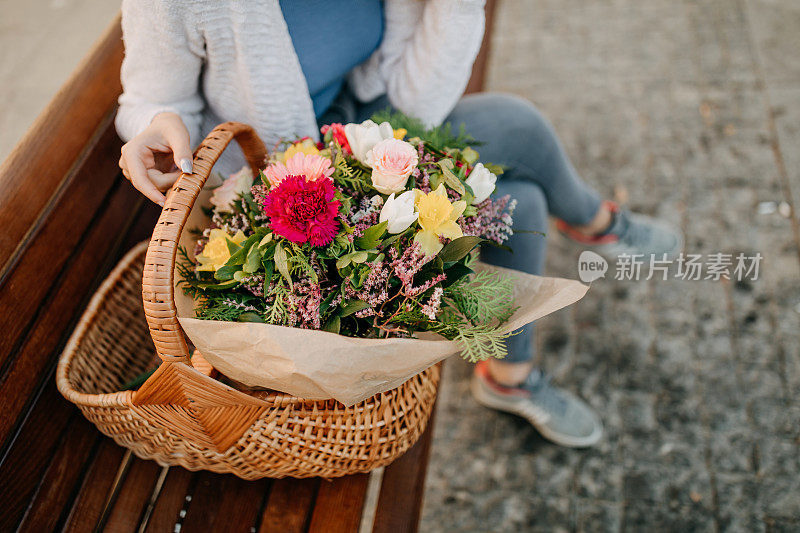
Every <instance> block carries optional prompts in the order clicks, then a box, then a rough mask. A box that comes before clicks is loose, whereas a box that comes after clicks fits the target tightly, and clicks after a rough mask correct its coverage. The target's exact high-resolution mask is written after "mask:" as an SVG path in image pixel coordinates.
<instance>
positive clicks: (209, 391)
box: [56, 122, 439, 479]
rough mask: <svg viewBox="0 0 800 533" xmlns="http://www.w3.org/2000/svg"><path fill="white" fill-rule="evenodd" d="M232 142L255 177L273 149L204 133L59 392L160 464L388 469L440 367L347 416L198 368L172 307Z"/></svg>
mask: <svg viewBox="0 0 800 533" xmlns="http://www.w3.org/2000/svg"><path fill="white" fill-rule="evenodd" d="M234 138H236V140H237V141H238V142H239V145H240V146H241V147H242V150H243V152H244V153H245V156H246V157H247V159H248V162H249V163H250V166H251V167H252V168H253V169H254V170H256V171H257V170H258V168H259V167H260V166H262V165H263V162H264V160H265V157H266V150H265V148H264V145H263V143H262V142H261V140H260V139H259V138H258V137H257V136H256V135H255V133H254V132H253V130H252V129H251V128H250V127H249V126H245V125H243V124H237V123H232V122H228V123H225V124H222V125H220V126H218V127H217V128H215V129H214V131H212V132H211V133H210V134H209V136H208V137H207V138H206V139H205V141H203V143H202V144H201V145H200V147H199V148H198V150H197V152H196V154H195V158H194V173H193V174H183V175H181V177H180V178H179V179H178V181H177V182H176V183H175V185H174V187H173V188H172V190H171V191H170V193H169V194H168V195H167V201H166V205H165V206H164V209H163V211H162V213H161V217H160V218H159V221H158V224H157V225H156V228H155V230H154V232H153V237H152V239H151V240H150V242H149V243H147V242H145V243H142V244H140V245H139V246H137V247H136V248H134V249H133V250H131V251H130V252H129V253H128V254H127V255H126V256H125V257H124V258H123V260H122V261H121V262H120V264H119V265H118V266H117V267H116V268H115V269H114V271H113V272H112V273H111V274H110V276H109V277H108V279H106V281H105V282H104V283H103V285H102V286H101V287H100V289H99V290H98V292H97V293H96V294H95V296H94V298H93V299H92V301H91V302H90V304H89V307H88V308H87V310H86V312H85V313H84V315H83V316H82V317H81V320H80V322H79V324H78V327H77V328H76V330H75V332H74V333H73V335H72V337H71V338H70V340H69V342H68V343H67V346H66V348H65V350H64V353H63V354H62V355H61V359H60V360H59V364H58V371H57V376H56V380H57V384H58V388H59V390H60V391H61V393H62V394H63V395H64V397H65V398H67V399H68V400H69V401H71V402H73V403H75V404H76V405H77V406H78V407H79V408H80V409H81V411H82V412H83V414H84V415H85V416H86V417H87V418H88V419H89V420H90V421H91V422H93V423H94V424H95V425H96V426H97V427H98V428H99V429H100V431H102V432H103V433H104V434H106V435H108V436H110V437H112V438H113V439H114V440H115V441H116V442H117V443H119V444H121V445H122V446H125V447H127V448H130V449H131V450H132V451H133V452H134V453H135V454H136V455H138V456H139V457H141V458H144V459H154V460H156V461H157V462H158V463H160V464H162V465H180V466H183V467H185V468H188V469H190V470H199V469H203V470H211V471H214V472H229V473H233V474H236V475H237V476H239V477H242V478H245V479H257V478H262V477H275V478H278V477H284V476H292V477H310V476H319V477H337V476H343V475H346V474H353V473H358V472H367V471H369V470H372V469H374V468H377V467H379V466H383V465H386V464H388V463H390V462H392V461H393V460H394V459H396V458H397V457H398V456H400V455H401V454H402V453H403V452H405V451H406V450H407V449H408V448H409V447H411V445H413V444H414V443H415V442H416V440H417V439H418V438H419V436H420V434H421V433H422V431H424V429H425V426H426V425H427V423H428V419H429V418H430V415H431V410H432V409H433V405H434V401H435V399H436V392H437V386H438V382H439V367H438V366H434V367H431V368H429V369H427V370H425V371H424V372H422V373H420V374H418V375H417V376H415V377H413V378H411V379H409V380H408V381H406V382H405V383H404V384H403V385H401V386H400V387H398V388H396V389H393V390H390V391H387V392H384V393H381V394H377V395H375V396H373V397H372V398H369V399H367V400H364V401H363V402H361V403H358V404H356V405H354V406H352V407H345V406H344V405H342V404H341V403H339V402H336V401H335V400H322V401H310V400H303V399H301V398H296V397H292V396H289V395H286V394H282V393H278V392H269V393H263V392H262V393H258V394H252V395H251V394H246V393H244V392H241V391H238V390H235V389H233V388H231V387H229V386H227V385H225V384H223V383H221V382H219V381H217V380H214V379H212V378H211V377H209V376H208V375H206V373H203V372H200V371H198V370H197V369H195V368H193V367H192V366H191V360H190V351H189V347H188V344H187V342H186V339H185V337H184V336H183V332H182V330H181V328H180V325H179V323H178V320H177V315H176V309H175V304H174V300H173V286H174V285H173V271H174V265H175V254H176V250H177V242H178V237H179V235H180V233H181V230H182V229H183V225H184V224H185V222H186V218H187V217H188V215H189V211H190V210H191V208H192V205H193V203H194V201H195V199H196V197H197V195H198V193H199V192H200V189H201V188H202V186H203V184H204V183H205V181H206V179H207V178H208V176H209V173H210V171H211V168H212V167H213V165H214V163H215V162H216V160H217V158H219V156H220V154H221V153H222V151H223V150H224V149H225V147H226V146H227V145H228V143H229V142H230V141H231V140H232V139H234ZM144 319H146V321H145V320H144ZM154 344H155V351H156V352H157V353H158V355H159V357H161V359H162V361H163V362H162V363H161V365H160V366H159V368H158V370H157V371H156V372H155V373H154V374H153V375H152V376H151V377H150V378H149V379H148V380H147V381H146V382H145V383H144V384H143V385H142V387H141V388H140V389H139V390H137V391H120V390H119V389H120V388H121V387H122V385H123V384H124V383H125V382H126V381H127V380H129V379H131V377H133V376H136V375H138V374H140V373H142V372H144V371H145V370H146V369H147V367H148V366H149V365H151V364H152V361H153V353H154V350H153V345H154Z"/></svg>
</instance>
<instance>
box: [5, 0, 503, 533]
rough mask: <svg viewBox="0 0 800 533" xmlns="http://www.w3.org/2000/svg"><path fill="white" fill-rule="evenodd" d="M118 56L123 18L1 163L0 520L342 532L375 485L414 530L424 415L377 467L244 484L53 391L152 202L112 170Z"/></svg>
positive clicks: (376, 525)
mask: <svg viewBox="0 0 800 533" xmlns="http://www.w3.org/2000/svg"><path fill="white" fill-rule="evenodd" d="M492 4H493V3H492V2H490V7H489V15H491V12H492V9H491V7H493V6H492ZM484 44H485V43H484ZM122 57H123V48H122V41H121V31H120V27H119V21H118V20H117V21H115V22H114V24H112V26H111V27H110V28H109V29H108V30H107V32H106V33H105V35H104V36H103V37H102V39H101V40H100V41H99V43H98V44H97V46H96V47H95V49H94V50H93V51H92V52H91V54H90V55H89V56H88V57H87V58H86V60H85V62H84V63H83V64H82V65H81V66H80V67H79V68H78V70H77V71H76V73H75V74H74V75H73V77H72V78H71V79H70V81H69V82H68V83H67V84H66V85H65V86H64V87H63V88H62V90H61V91H60V92H59V93H58V94H57V96H56V97H55V99H54V100H53V101H52V102H51V104H50V105H49V106H48V107H47V109H45V111H44V112H43V113H42V114H41V115H40V117H39V118H38V119H37V121H36V123H35V124H34V126H33V127H32V128H31V130H30V131H29V132H28V134H27V135H26V136H25V138H24V139H23V140H22V141H21V142H20V144H19V145H18V146H17V147H16V148H15V149H14V151H13V152H12V154H11V155H10V156H9V157H8V159H7V160H6V161H5V162H4V163H3V165H2V167H0V331H2V335H0V398H2V409H0V443H1V445H2V448H1V449H0V502H2V507H1V508H0V531H12V530H22V531H35V532H44V531H54V530H67V531H100V530H105V531H157V532H172V531H174V530H175V527H176V523H179V524H181V529H180V530H181V531H183V532H187V531H189V532H193V531H228V530H230V531H244V532H250V531H279V532H292V531H326V532H335V531H342V532H351V531H358V529H359V527H360V524H361V521H362V515H363V514H364V508H365V502H366V499H367V495H368V494H373V495H374V494H375V493H376V492H377V504H376V505H375V506H374V512H372V511H370V512H369V513H368V514H369V515H370V516H374V522H373V528H372V530H373V531H381V532H383V531H386V532H404V531H415V530H416V528H417V523H418V521H419V515H420V511H421V507H422V495H423V484H424V480H425V470H426V466H427V462H428V454H429V449H430V442H431V429H432V425H433V424H432V423H431V424H430V425H429V427H428V430H427V431H426V432H425V434H424V435H423V437H422V438H421V439H420V441H419V442H418V443H417V444H416V445H415V446H414V447H413V448H412V449H411V450H410V451H409V452H408V453H406V454H405V455H404V456H402V457H401V458H400V459H399V460H397V461H396V462H395V463H393V464H392V465H390V466H388V467H387V468H386V469H385V470H384V472H383V475H382V477H380V478H378V477H377V476H376V477H374V478H372V479H371V478H370V476H369V475H366V474H364V475H356V476H348V477H345V478H340V479H336V480H334V481H325V480H319V479H308V480H295V479H283V480H268V479H265V480H261V481H255V482H248V481H243V480H241V479H239V478H237V477H235V476H231V475H218V474H211V473H208V472H189V471H187V470H184V469H182V468H161V467H159V466H158V465H157V464H156V463H154V462H152V461H142V460H140V459H138V458H136V457H135V456H132V455H131V454H130V453H129V452H128V451H127V450H125V449H124V448H121V447H119V446H117V445H116V444H115V443H114V442H113V441H112V440H110V439H108V438H106V437H104V436H102V435H101V434H100V433H99V432H98V431H97V430H96V429H95V427H94V426H93V425H91V424H90V423H89V422H88V421H86V420H85V419H84V418H83V416H82V415H81V414H80V412H79V411H78V409H77V408H75V407H74V406H73V405H71V404H70V403H68V402H66V401H65V400H64V399H63V398H62V397H61V395H60V394H59V393H58V391H57V390H56V386H55V380H54V377H53V373H54V370H55V365H56V361H57V359H58V355H59V354H60V352H61V350H62V348H63V346H64V343H65V342H66V339H67V337H68V336H69V334H70V332H71V331H72V329H73V327H74V325H75V322H76V320H77V319H78V317H79V316H80V314H81V312H82V311H83V309H84V307H85V306H86V303H87V302H88V299H89V298H90V297H91V295H92V293H93V292H94V290H95V289H96V287H97V286H98V285H99V283H100V282H101V281H102V279H103V278H104V277H105V276H106V274H107V273H108V272H109V270H110V269H111V268H112V267H113V266H114V265H115V264H116V262H117V261H118V259H119V258H120V257H121V256H122V254H124V253H125V251H127V250H128V249H130V248H131V247H132V246H133V245H134V244H135V243H137V242H139V241H142V240H144V239H147V238H149V236H150V233H151V231H152V228H153V226H154V224H155V221H156V219H157V215H158V210H157V207H156V206H155V205H154V204H151V203H150V202H148V201H146V200H145V199H144V197H143V196H141V195H140V194H139V193H138V192H137V191H135V190H134V189H133V188H132V187H131V186H130V184H129V183H128V182H127V181H126V180H125V179H124V178H123V177H122V175H121V174H120V172H119V169H118V168H117V160H118V158H119V150H120V147H121V145H122V142H121V141H120V140H119V139H118V137H117V135H116V133H115V131H114V126H113V119H114V113H115V111H116V99H117V97H118V96H119V94H120V92H121V87H120V83H119V69H120V64H121V61H122ZM485 62H486V50H485V46H484V50H483V51H482V53H481V58H480V60H479V61H478V63H477V64H476V69H475V71H474V72H473V80H472V81H471V84H470V88H471V90H477V89H478V88H479V87H480V85H481V82H482V75H483V70H484V66H485ZM431 422H432V421H431ZM370 484H372V486H373V488H377V487H378V485H379V489H378V490H377V491H375V490H372V491H369V490H368V489H369V488H370Z"/></svg>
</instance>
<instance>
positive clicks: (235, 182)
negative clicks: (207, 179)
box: [210, 166, 253, 212]
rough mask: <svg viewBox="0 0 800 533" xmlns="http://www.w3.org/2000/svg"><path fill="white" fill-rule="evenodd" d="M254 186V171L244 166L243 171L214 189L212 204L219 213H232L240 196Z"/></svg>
mask: <svg viewBox="0 0 800 533" xmlns="http://www.w3.org/2000/svg"><path fill="white" fill-rule="evenodd" d="M252 186H253V171H252V170H250V167H248V166H244V167H242V170H240V171H239V172H236V173H235V174H231V175H230V176H229V177H228V179H226V180H225V181H223V182H222V185H220V186H219V187H217V188H216V189H214V192H213V194H212V195H211V200H210V202H211V204H212V205H213V206H214V207H215V208H216V210H217V211H219V212H224V211H231V210H232V208H233V202H234V201H235V200H236V198H238V197H239V195H240V194H244V193H246V192H247V191H249V190H250V188H251V187H252Z"/></svg>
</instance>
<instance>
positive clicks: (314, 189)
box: [264, 175, 341, 246]
mask: <svg viewBox="0 0 800 533" xmlns="http://www.w3.org/2000/svg"><path fill="white" fill-rule="evenodd" d="M335 193H336V189H335V187H334V186H333V180H330V179H318V180H307V179H306V177H305V176H302V175H301V176H296V175H289V176H286V177H285V178H284V179H283V180H282V181H281V182H280V183H279V184H278V185H277V186H276V187H273V188H272V189H271V190H270V191H269V193H268V194H267V196H266V197H265V198H264V214H265V215H266V216H268V217H269V218H270V227H271V228H272V231H273V232H275V233H276V234H277V235H280V236H282V237H286V238H287V239H289V240H290V241H292V242H296V243H304V242H308V243H309V244H311V245H312V246H325V245H326V244H329V243H330V242H331V241H332V240H333V238H334V237H336V233H337V232H338V230H339V221H338V219H337V217H338V214H339V206H340V205H341V203H340V202H339V201H338V200H334V199H333V196H334V194H335Z"/></svg>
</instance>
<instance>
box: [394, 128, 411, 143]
mask: <svg viewBox="0 0 800 533" xmlns="http://www.w3.org/2000/svg"><path fill="white" fill-rule="evenodd" d="M407 133H408V130H406V129H405V128H397V129H396V130H394V138H395V139H400V140H401V141H402V140H403V137H405V136H406V134H407Z"/></svg>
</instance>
